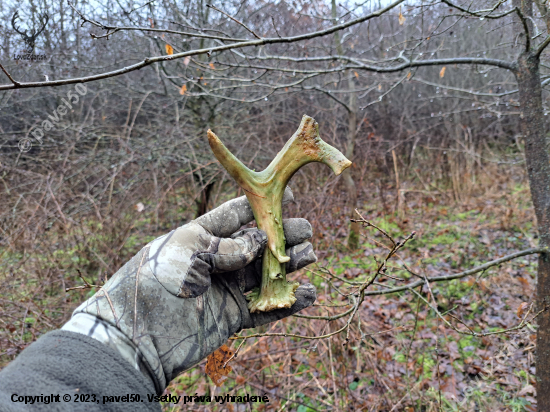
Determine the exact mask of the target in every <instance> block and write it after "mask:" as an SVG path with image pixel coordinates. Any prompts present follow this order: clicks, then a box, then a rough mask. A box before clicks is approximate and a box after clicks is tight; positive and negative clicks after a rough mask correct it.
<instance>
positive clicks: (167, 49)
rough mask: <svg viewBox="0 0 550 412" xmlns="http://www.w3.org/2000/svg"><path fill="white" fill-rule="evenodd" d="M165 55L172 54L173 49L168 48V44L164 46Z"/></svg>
mask: <svg viewBox="0 0 550 412" xmlns="http://www.w3.org/2000/svg"><path fill="white" fill-rule="evenodd" d="M165 47H166V54H169V55H172V54H174V48H173V47H172V46H170V45H169V44H166V46H165Z"/></svg>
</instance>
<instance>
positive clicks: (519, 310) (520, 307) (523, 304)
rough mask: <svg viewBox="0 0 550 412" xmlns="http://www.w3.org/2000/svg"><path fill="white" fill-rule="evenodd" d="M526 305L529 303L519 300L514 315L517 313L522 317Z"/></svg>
mask: <svg viewBox="0 0 550 412" xmlns="http://www.w3.org/2000/svg"><path fill="white" fill-rule="evenodd" d="M528 306H529V304H528V303H527V302H521V304H520V305H519V306H518V310H517V312H516V315H518V318H520V319H521V318H522V317H523V314H524V313H525V310H526V309H527V307H528Z"/></svg>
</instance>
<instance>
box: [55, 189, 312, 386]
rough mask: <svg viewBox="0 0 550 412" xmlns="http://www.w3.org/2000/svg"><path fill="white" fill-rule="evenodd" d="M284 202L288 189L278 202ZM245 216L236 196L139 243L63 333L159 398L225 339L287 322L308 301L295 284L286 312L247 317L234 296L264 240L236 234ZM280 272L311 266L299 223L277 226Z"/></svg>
mask: <svg viewBox="0 0 550 412" xmlns="http://www.w3.org/2000/svg"><path fill="white" fill-rule="evenodd" d="M291 199H292V192H291V191H290V189H289V188H287V190H286V191H285V199H283V203H284V202H285V200H286V201H289V200H291ZM253 219H254V216H253V214H252V209H251V208H250V205H249V204H248V200H247V199H246V197H245V196H242V197H240V198H237V199H234V200H232V201H229V202H226V203H224V204H223V205H221V206H220V207H218V208H216V209H214V210H212V211H211V212H209V213H207V214H206V215H204V216H201V217H199V218H198V219H196V220H194V221H192V222H190V223H188V224H186V225H184V226H182V227H179V228H178V229H176V230H173V231H172V232H170V233H168V234H167V235H164V236H162V237H159V238H158V239H156V240H154V241H152V242H151V243H149V244H148V245H146V246H145V247H144V248H143V249H142V250H141V251H140V252H139V253H138V254H137V255H136V256H134V257H133V258H132V259H131V260H130V261H129V262H128V263H126V265H124V266H123V267H122V268H121V269H120V270H119V271H118V272H116V273H115V274H114V275H113V276H112V277H111V279H109V281H108V282H106V283H105V285H104V286H103V287H102V288H101V289H100V290H99V291H98V292H97V293H96V294H95V295H94V296H92V297H91V298H90V299H88V300H87V301H86V302H84V303H83V304H81V305H80V306H79V307H78V308H77V309H76V310H75V311H74V313H73V317H72V318H71V320H70V321H69V322H68V323H67V324H65V326H63V328H62V329H63V330H68V331H73V332H78V333H83V334H85V335H88V336H90V337H93V338H95V339H97V340H100V341H101V342H104V343H105V344H107V345H109V346H111V347H112V348H114V349H115V350H117V351H118V352H120V353H121V355H122V356H124V357H125V358H126V359H127V360H128V361H130V362H131V363H132V364H133V365H134V367H135V368H136V369H138V370H140V371H141V372H142V373H143V374H144V375H145V376H147V377H149V378H150V379H151V380H152V381H153V384H154V385H155V389H156V391H157V392H158V393H159V394H160V393H162V392H163V391H164V389H165V387H166V386H167V385H168V383H169V382H170V381H171V380H172V379H173V378H175V377H176V376H177V375H178V374H179V373H181V372H182V371H184V370H186V369H189V368H191V367H193V366H194V365H196V364H197V363H199V362H200V361H201V360H202V359H204V358H205V357H206V356H208V355H209V354H210V353H212V352H213V351H214V350H216V349H217V348H219V347H220V346H221V345H223V344H224V343H225V342H226V341H227V339H228V338H229V337H230V336H232V335H233V334H234V333H236V332H239V331H240V330H242V329H247V328H253V327H256V326H260V325H263V324H266V323H270V322H274V321H276V320H278V319H281V318H284V317H286V316H290V315H292V314H294V313H296V312H299V311H300V310H302V309H304V308H306V307H308V306H310V305H312V304H313V302H314V301H315V298H316V294H315V288H314V286H313V285H310V284H306V285H302V286H300V287H299V288H298V289H297V291H296V293H295V294H296V298H297V301H296V303H295V304H294V305H293V306H292V307H291V308H289V309H281V310H275V311H272V312H262V313H254V314H250V312H249V311H248V308H247V301H246V298H245V296H244V295H243V293H245V292H247V291H249V290H251V289H252V288H254V287H256V286H259V284H260V279H261V259H258V258H259V257H260V256H261V254H262V252H263V249H264V247H265V245H266V242H267V237H266V234H265V233H264V232H263V231H261V230H258V229H254V228H253V229H245V230H242V231H239V232H237V233H234V232H236V231H238V230H239V229H240V228H241V226H242V225H244V224H247V223H248V222H250V221H252V220H253ZM283 226H284V231H285V237H286V243H287V247H288V249H287V251H286V253H287V256H290V258H291V260H290V262H288V263H287V272H292V271H295V270H297V269H300V268H302V267H304V266H306V265H308V264H310V263H313V262H315V261H316V260H317V259H316V257H315V254H314V252H313V248H312V246H311V244H310V243H309V242H306V241H305V240H306V239H309V238H310V237H311V235H312V232H311V225H310V224H309V222H308V221H307V220H305V219H287V220H285V221H284V224H283Z"/></svg>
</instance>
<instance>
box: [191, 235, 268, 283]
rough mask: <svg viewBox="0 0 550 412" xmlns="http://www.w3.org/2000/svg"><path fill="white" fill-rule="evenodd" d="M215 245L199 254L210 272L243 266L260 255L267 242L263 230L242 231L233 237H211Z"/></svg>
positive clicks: (230, 270) (236, 268) (228, 270)
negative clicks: (210, 269)
mask: <svg viewBox="0 0 550 412" xmlns="http://www.w3.org/2000/svg"><path fill="white" fill-rule="evenodd" d="M212 241H213V242H217V245H215V246H214V247H212V248H210V251H209V252H207V253H201V254H199V256H200V257H201V258H202V259H203V260H205V261H206V262H208V263H209V264H210V266H211V267H212V273H221V272H232V271H236V270H239V269H242V268H244V267H245V266H247V265H249V264H250V263H251V262H252V261H253V260H254V259H256V258H257V257H258V256H260V255H261V254H262V252H263V250H264V247H265V245H266V243H267V235H266V233H265V232H264V231H263V230H259V229H255V230H249V231H243V234H241V235H240V236H237V237H235V238H216V237H213V238H212Z"/></svg>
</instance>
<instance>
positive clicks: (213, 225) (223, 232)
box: [195, 186, 294, 238]
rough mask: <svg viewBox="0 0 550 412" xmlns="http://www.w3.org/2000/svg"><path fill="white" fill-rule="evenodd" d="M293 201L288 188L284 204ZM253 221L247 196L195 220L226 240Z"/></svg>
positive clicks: (226, 203)
mask: <svg viewBox="0 0 550 412" xmlns="http://www.w3.org/2000/svg"><path fill="white" fill-rule="evenodd" d="M292 200H294V196H293V194H292V190H290V187H288V186H287V187H286V189H285V193H284V195H283V204H286V203H288V202H290V201H292ZM252 220H254V214H253V213H252V208H251V207H250V204H249V203H248V199H247V198H246V196H241V197H238V198H236V199H233V200H230V201H228V202H225V203H224V204H222V205H220V206H218V207H217V208H215V209H214V210H212V211H210V212H208V213H206V214H205V215H202V216H201V217H199V218H197V219H195V223H198V224H199V225H201V226H202V227H203V228H205V229H206V230H208V231H209V232H210V233H211V234H213V235H214V236H218V237H224V238H226V237H229V236H231V234H232V233H233V232H236V231H237V230H239V229H240V228H241V226H243V225H246V224H247V223H249V222H251V221H252Z"/></svg>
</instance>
